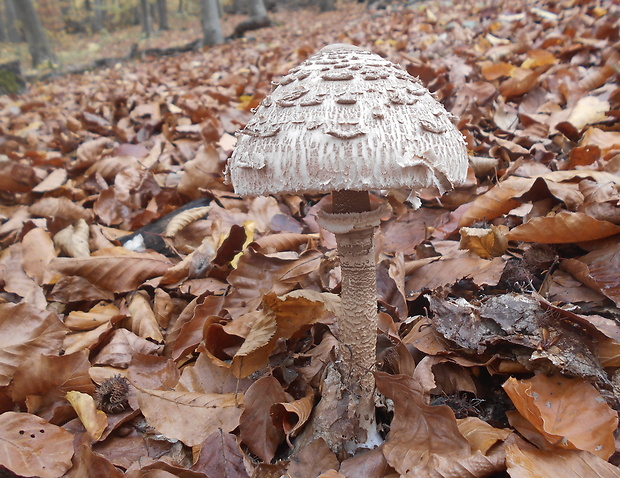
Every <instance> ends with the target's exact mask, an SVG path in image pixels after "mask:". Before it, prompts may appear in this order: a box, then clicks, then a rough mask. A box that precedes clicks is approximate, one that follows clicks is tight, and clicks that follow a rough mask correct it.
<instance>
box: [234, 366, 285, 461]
mask: <svg viewBox="0 0 620 478" xmlns="http://www.w3.org/2000/svg"><path fill="white" fill-rule="evenodd" d="M243 401H244V410H243V413H242V414H241V418H240V419H239V438H240V439H241V441H242V442H243V443H244V444H245V445H246V446H247V447H248V448H249V449H250V450H251V451H252V453H254V454H255V455H257V456H258V457H259V458H260V459H261V460H263V461H264V462H266V463H268V462H270V461H271V460H272V458H273V457H274V456H275V453H276V450H277V449H278V446H279V445H280V443H281V442H282V441H283V440H284V433H283V432H282V429H281V428H280V427H276V426H275V425H274V420H272V417H271V413H270V410H271V407H272V406H273V405H275V404H276V403H279V402H284V401H286V393H285V392H284V390H282V386H281V385H280V382H278V381H277V380H276V379H275V378H274V377H263V378H260V379H258V380H257V381H256V382H254V383H253V384H252V385H251V386H250V387H249V388H248V389H247V391H246V392H245V396H244V400H243Z"/></svg>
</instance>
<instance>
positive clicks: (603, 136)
mask: <svg viewBox="0 0 620 478" xmlns="http://www.w3.org/2000/svg"><path fill="white" fill-rule="evenodd" d="M588 144H590V145H596V146H598V147H599V148H601V151H602V152H603V155H605V154H607V153H608V152H609V151H610V150H611V149H612V148H617V147H618V145H619V144H620V132H617V131H603V130H602V129H599V128H588V129H587V130H586V132H585V133H584V135H583V137H582V138H581V141H580V142H579V145H580V146H584V145H588ZM617 181H618V178H617V177H616V182H617Z"/></svg>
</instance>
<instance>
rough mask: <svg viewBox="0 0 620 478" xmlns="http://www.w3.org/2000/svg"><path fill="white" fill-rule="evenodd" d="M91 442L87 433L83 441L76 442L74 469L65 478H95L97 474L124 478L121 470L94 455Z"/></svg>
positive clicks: (112, 477)
mask: <svg viewBox="0 0 620 478" xmlns="http://www.w3.org/2000/svg"><path fill="white" fill-rule="evenodd" d="M90 441H91V440H90V437H89V436H88V434H86V433H84V434H83V435H82V437H81V440H80V439H78V440H76V442H75V443H74V447H75V454H74V455H73V467H72V468H71V469H70V470H69V471H68V472H67V473H66V474H65V475H63V478H95V477H94V476H93V475H94V474H95V473H98V474H99V476H105V477H106V478H123V477H124V476H125V474H124V473H123V472H122V471H121V470H119V469H118V468H116V467H115V466H114V465H112V463H110V462H109V461H108V460H106V459H105V458H103V457H102V456H100V455H98V454H97V453H93V448H92V446H91V443H90ZM95 476H96V475H95Z"/></svg>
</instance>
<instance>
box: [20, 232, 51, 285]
mask: <svg viewBox="0 0 620 478" xmlns="http://www.w3.org/2000/svg"><path fill="white" fill-rule="evenodd" d="M22 254H23V259H22V264H23V266H24V271H26V274H28V275H29V276H30V277H32V278H33V279H35V280H36V281H37V284H39V285H44V284H51V283H52V282H53V280H54V278H55V276H56V275H57V274H55V273H54V271H52V270H51V269H50V267H49V264H50V262H51V261H52V260H53V259H54V258H55V257H56V251H55V249H54V244H53V242H52V239H51V237H50V235H49V234H48V233H47V231H45V230H43V229H41V228H39V227H37V228H35V229H32V230H30V231H28V233H27V234H26V235H25V236H24V238H23V239H22Z"/></svg>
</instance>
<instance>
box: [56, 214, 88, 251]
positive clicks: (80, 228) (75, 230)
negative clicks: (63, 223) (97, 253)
mask: <svg viewBox="0 0 620 478" xmlns="http://www.w3.org/2000/svg"><path fill="white" fill-rule="evenodd" d="M89 232H90V229H89V227H88V224H87V223H86V221H85V220H84V219H78V221H77V223H76V224H75V225H69V226H67V227H65V228H64V229H62V230H61V231H58V232H57V233H56V235H55V236H54V244H55V245H56V246H57V247H60V249H62V251H64V252H65V253H66V254H67V255H68V256H70V257H88V256H90V247H89V245H88V236H89Z"/></svg>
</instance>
